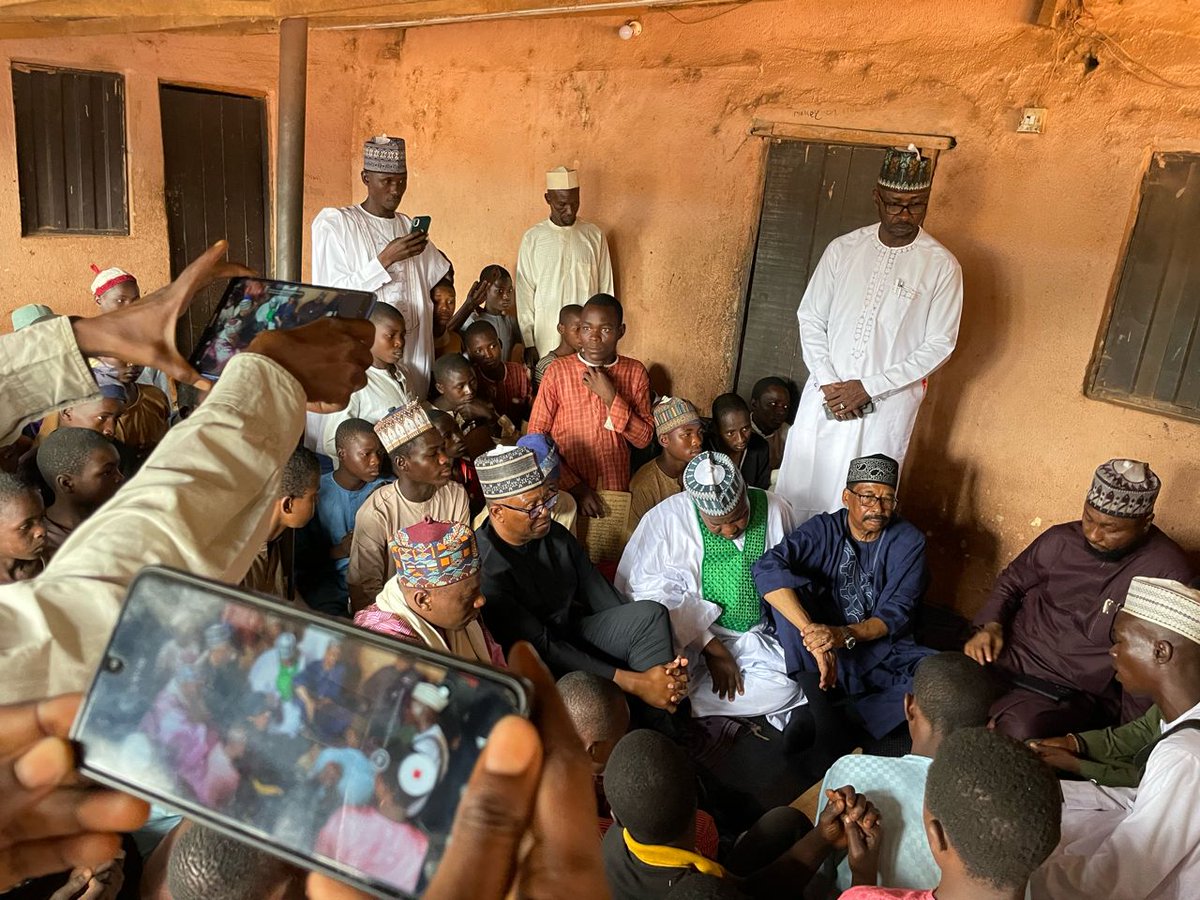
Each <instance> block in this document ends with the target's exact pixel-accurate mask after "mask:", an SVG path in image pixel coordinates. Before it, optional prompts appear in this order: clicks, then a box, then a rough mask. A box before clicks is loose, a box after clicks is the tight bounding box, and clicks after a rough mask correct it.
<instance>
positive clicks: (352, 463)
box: [297, 419, 390, 616]
mask: <svg viewBox="0 0 1200 900" xmlns="http://www.w3.org/2000/svg"><path fill="white" fill-rule="evenodd" d="M334 448H335V449H334V453H335V454H336V459H337V466H338V467H337V468H336V469H335V470H334V471H332V472H330V473H328V474H326V475H322V476H321V489H320V492H319V493H318V494H317V514H316V516H314V517H313V520H312V521H311V522H309V523H308V525H307V526H306V527H305V529H304V534H305V536H306V540H305V541H304V542H303V543H304V545H305V546H306V547H308V548H310V552H308V553H302V554H301V555H300V559H298V560H297V562H298V563H300V562H301V561H303V560H304V559H305V557H306V556H307V557H319V558H310V559H309V561H308V563H307V564H306V565H304V566H303V568H304V569H305V570H306V572H305V575H306V577H305V583H304V585H303V587H302V590H303V594H304V599H305V600H306V601H307V602H308V605H309V606H311V607H312V608H313V609H316V610H318V611H320V612H323V613H326V614H328V615H332V616H348V615H349V614H350V605H349V601H350V591H349V589H348V588H347V587H346V570H347V569H348V568H349V567H350V544H351V541H352V539H353V537H354V517H355V516H356V515H357V514H358V510H359V507H361V506H362V505H363V503H364V502H365V501H366V499H367V497H369V496H370V495H371V494H372V493H373V492H374V491H375V489H376V488H378V487H381V486H383V485H385V484H387V483H388V481H389V480H390V479H388V478H381V477H380V475H379V472H380V466H381V465H382V464H383V457H384V454H383V444H381V443H380V442H379V436H378V435H376V434H375V429H374V428H373V427H372V425H371V423H370V422H368V421H367V420H366V419H346V420H345V421H344V422H342V423H341V424H340V425H338V427H337V432H336V434H335V435H334Z"/></svg>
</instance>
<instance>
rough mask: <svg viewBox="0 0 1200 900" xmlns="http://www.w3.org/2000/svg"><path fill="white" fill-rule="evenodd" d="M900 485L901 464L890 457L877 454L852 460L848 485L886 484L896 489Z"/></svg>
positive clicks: (847, 478) (847, 479)
mask: <svg viewBox="0 0 1200 900" xmlns="http://www.w3.org/2000/svg"><path fill="white" fill-rule="evenodd" d="M899 483H900V463H898V462H896V461H895V460H894V459H892V458H891V457H890V456H884V455H883V454H882V453H875V454H873V455H871V456H860V457H859V458H858V459H852V460H850V471H849V472H847V473H846V484H886V485H887V486H888V487H896V485H898V484H899Z"/></svg>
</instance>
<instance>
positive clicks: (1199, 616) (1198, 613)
mask: <svg viewBox="0 0 1200 900" xmlns="http://www.w3.org/2000/svg"><path fill="white" fill-rule="evenodd" d="M1122 609H1123V611H1124V612H1127V613H1129V615H1131V616H1133V617H1134V618H1137V619H1142V620H1143V621H1146V622H1152V623H1154V624H1155V625H1160V626H1162V627H1163V628H1166V629H1168V630H1170V631H1173V632H1175V633H1176V634H1178V635H1180V636H1182V637H1185V638H1187V639H1188V640H1189V641H1192V642H1193V643H1196V644H1200V591H1198V590H1196V589H1195V588H1190V587H1186V586H1185V585H1182V584H1180V583H1179V582H1178V581H1172V580H1171V579H1169V578H1145V577H1143V576H1138V577H1137V578H1134V579H1133V581H1131V582H1130V583H1129V593H1128V594H1126V596H1125V606H1124V607H1122Z"/></svg>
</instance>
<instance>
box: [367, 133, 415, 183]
mask: <svg viewBox="0 0 1200 900" xmlns="http://www.w3.org/2000/svg"><path fill="white" fill-rule="evenodd" d="M363 169H364V170H365V171H367V172H382V173H383V174H385V175H399V174H402V173H405V172H407V171H408V164H407V162H406V160H405V158H404V138H398V137H391V136H390V135H386V134H377V135H375V137H373V138H371V139H369V140H368V141H367V142H366V143H364V144H363Z"/></svg>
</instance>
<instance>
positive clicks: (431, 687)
mask: <svg viewBox="0 0 1200 900" xmlns="http://www.w3.org/2000/svg"><path fill="white" fill-rule="evenodd" d="M412 698H413V699H414V700H416V701H417V702H418V703H422V704H424V705H425V706H428V707H429V708H430V709H432V710H433V711H434V712H441V711H442V710H444V709H445V708H446V707H447V706H449V705H450V690H449V689H448V688H447V687H445V685H440V684H430V683H429V682H428V681H422V682H421V683H420V684H418V685H417V686H416V687H415V688H413V692H412Z"/></svg>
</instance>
